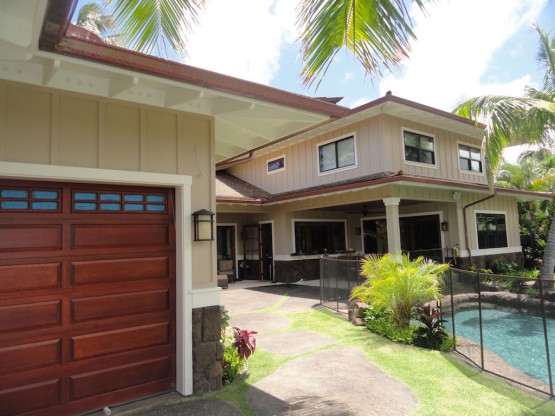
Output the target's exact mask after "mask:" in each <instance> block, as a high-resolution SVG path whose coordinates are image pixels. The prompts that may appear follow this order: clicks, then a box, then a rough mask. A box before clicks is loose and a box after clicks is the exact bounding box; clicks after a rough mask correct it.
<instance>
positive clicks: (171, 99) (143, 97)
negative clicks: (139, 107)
mask: <svg viewBox="0 0 555 416" xmlns="http://www.w3.org/2000/svg"><path fill="white" fill-rule="evenodd" d="M46 4H47V2H45V1H40V0H33V1H25V2H3V3H2V4H0V51H1V52H0V79H5V80H10V81H16V82H22V83H26V84H32V85H37V86H46V87H51V88H55V89H60V90H65V91H71V92H78V93H83V94H89V95H93V96H97V97H104V98H111V99H117V100H121V101H125V102H130V103H137V104H146V105H149V106H154V107H159V108H165V109H172V110H178V111H184V112H188V113H193V114H198V115H203V116H209V117H214V120H215V132H214V134H215V153H216V162H220V161H223V160H227V159H230V158H233V157H235V156H237V155H240V154H243V153H245V152H248V151H250V150H252V149H253V148H258V147H261V146H266V145H267V144H269V143H271V142H273V141H276V140H278V139H281V138H283V137H285V136H289V135H292V134H295V133H297V132H299V131H301V130H304V129H307V128H311V127H313V126H315V125H319V124H321V123H322V122H326V121H327V120H329V119H330V116H331V115H332V114H334V113H337V114H340V113H344V112H345V111H346V109H344V108H342V107H340V106H335V105H333V104H330V103H319V102H316V101H315V100H311V99H309V98H308V97H303V96H298V95H294V94H288V93H285V92H283V91H278V90H274V89H271V88H266V87H264V86H257V85H256V84H253V86H255V87H259V88H260V89H265V90H264V91H263V93H264V94H267V96H268V99H267V100H266V99H257V98H256V96H255V97H253V96H248V94H243V95H241V94H235V93H233V92H229V91H233V88H234V86H233V81H234V80H233V79H232V78H230V77H225V76H220V78H219V79H223V81H225V82H227V83H228V84H229V86H230V88H229V89H228V90H226V89H225V88H224V89H223V90H222V89H217V88H208V87H205V86H202V82H200V83H194V82H190V83H187V82H182V81H179V80H176V79H170V77H162V76H157V75H150V74H147V73H144V72H139V71H133V70H129V69H125V68H122V67H118V66H112V65H106V64H102V63H99V62H98V61H94V57H92V56H91V59H90V60H85V59H80V58H75V57H72V56H67V55H62V54H55V53H51V52H44V51H40V50H38V46H37V45H38V42H39V36H40V28H41V27H42V24H43V19H44V15H45V11H46ZM93 47H94V45H93ZM137 56H138V54H136V55H135V57H137ZM139 58H140V56H139ZM168 65H170V64H169V63H168ZM171 65H176V64H175V63H171ZM183 68H185V67H183ZM178 69H179V68H178ZM197 71H199V70H198V69H197ZM200 72H202V70H200ZM206 73H207V78H210V76H212V75H214V74H213V73H208V72H206ZM216 76H219V74H216ZM236 81H237V83H238V84H239V83H242V84H245V83H246V81H243V80H236ZM247 86H248V85H247ZM243 88H244V87H243ZM264 94H261V95H260V96H261V97H264ZM276 96H277V98H276ZM283 98H285V99H283ZM289 99H290V100H291V101H292V102H293V103H300V104H295V105H283V104H280V100H282V102H288V100H289ZM304 104H308V107H311V104H314V106H312V108H315V109H317V110H319V111H313V110H307V109H305V108H304V107H303V105H304Z"/></svg>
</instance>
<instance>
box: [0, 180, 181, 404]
mask: <svg viewBox="0 0 555 416" xmlns="http://www.w3.org/2000/svg"><path fill="white" fill-rule="evenodd" d="M172 201H173V195H172V191H171V190H167V189H155V188H135V187H110V186H92V185H81V184H60V183H38V182H37V183H29V182H21V181H0V415H11V414H21V413H25V414H27V413H29V414H48V415H60V414H75V413H77V412H82V411H84V410H89V409H96V408H102V407H103V406H106V405H111V404H115V403H118V402H122V401H125V400H129V399H132V398H136V397H140V396H144V395H148V394H152V393H155V392H159V391H163V390H169V389H172V388H174V385H175V290H174V287H175V231H174V218H173V215H174V208H173V202H172Z"/></svg>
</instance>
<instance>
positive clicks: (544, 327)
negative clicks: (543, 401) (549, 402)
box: [538, 278, 553, 397]
mask: <svg viewBox="0 0 555 416" xmlns="http://www.w3.org/2000/svg"><path fill="white" fill-rule="evenodd" d="M538 280H539V282H540V284H539V285H538V286H539V288H540V305H541V310H542V321H543V336H544V339H545V352H546V357H547V374H548V375H549V394H550V395H551V397H553V379H552V378H551V358H550V357H549V338H548V336H547V324H546V322H545V305H544V304H543V279H541V278H538Z"/></svg>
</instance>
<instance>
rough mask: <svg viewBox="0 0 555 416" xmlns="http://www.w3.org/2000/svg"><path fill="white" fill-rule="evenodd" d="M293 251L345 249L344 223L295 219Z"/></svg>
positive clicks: (328, 251)
mask: <svg viewBox="0 0 555 416" xmlns="http://www.w3.org/2000/svg"><path fill="white" fill-rule="evenodd" d="M294 224H295V253H296V254H323V253H333V252H337V251H345V223H344V222H343V221H341V222H339V221H338V222H332V221H328V222H312V221H295V223H294Z"/></svg>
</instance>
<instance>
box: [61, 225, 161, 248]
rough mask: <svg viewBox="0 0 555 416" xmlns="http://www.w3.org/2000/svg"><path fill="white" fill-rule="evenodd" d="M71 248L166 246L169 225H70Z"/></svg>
mask: <svg viewBox="0 0 555 416" xmlns="http://www.w3.org/2000/svg"><path fill="white" fill-rule="evenodd" d="M71 235H72V239H71V240H72V241H71V248H74V249H79V248H93V247H95V248H102V247H110V248H112V247H140V246H150V247H152V246H159V247H164V246H165V247H167V246H169V244H170V241H169V226H168V225H167V224H151V225H145V224H134V225H131V224H129V225H113V224H105V225H103V224H98V225H95V226H91V225H79V224H76V225H72V226H71Z"/></svg>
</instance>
